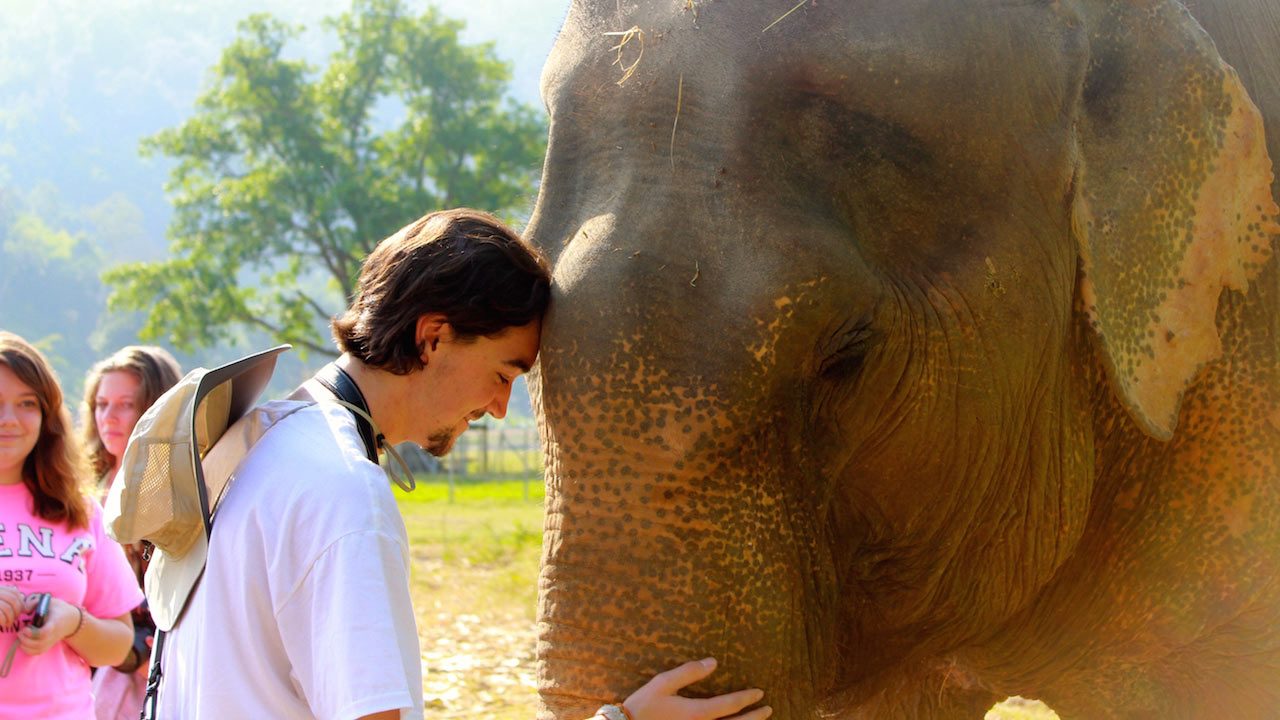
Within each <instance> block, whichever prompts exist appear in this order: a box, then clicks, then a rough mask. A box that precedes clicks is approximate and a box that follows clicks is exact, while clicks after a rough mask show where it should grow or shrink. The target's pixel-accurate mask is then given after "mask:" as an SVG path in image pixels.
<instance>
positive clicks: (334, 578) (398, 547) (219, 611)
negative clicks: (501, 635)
mask: <svg viewBox="0 0 1280 720" xmlns="http://www.w3.org/2000/svg"><path fill="white" fill-rule="evenodd" d="M162 663H163V671H164V679H163V681H162V683H161V686H160V699H159V717H160V719H161V720H179V719H180V718H181V719H183V720H187V719H191V720H229V719H231V718H279V719H280V720H291V719H293V718H298V719H299V720H301V719H304V718H322V719H323V720H331V719H332V720H344V719H347V718H357V717H360V716H362V715H369V714H372V713H376V712H382V711H385V710H393V709H400V710H401V713H400V716H401V718H421V717H422V665H421V655H420V652H419V649H418V632H417V625H416V622H415V621H414V615H413V606H412V602H411V600H410V597H409V541H408V537H407V535H406V533H405V528H404V520H403V519H402V518H401V517H400V512H399V510H398V509H397V507H396V504H395V499H394V498H393V496H392V494H391V489H390V486H389V484H388V480H387V476H386V475H385V474H384V473H383V471H382V469H381V468H379V467H378V466H377V465H375V464H374V463H372V462H370V461H369V460H368V458H366V457H365V454H364V445H363V444H362V443H361V441H360V438H359V436H358V434H357V431H356V426H355V422H354V420H353V419H352V416H351V413H350V412H349V411H348V410H346V409H345V408H343V407H341V406H339V405H336V404H333V403H320V404H317V405H315V406H312V407H308V408H305V409H302V410H299V411H297V412H295V413H293V414H292V415H290V416H288V417H287V418H284V419H283V420H281V421H280V422H279V423H277V424H276V425H275V426H274V427H272V428H271V429H270V430H269V431H268V432H267V433H266V434H265V435H264V436H263V437H262V438H261V439H260V440H259V441H258V443H257V444H256V445H254V446H253V449H252V450H251V451H250V452H249V455H248V456H247V457H246V458H245V460H244V461H243V462H242V463H241V465H240V467H239V468H238V469H237V471H236V473H235V477H234V479H233V480H232V484H231V486H230V488H229V489H228V490H227V494H226V498H225V499H224V500H223V501H222V503H221V505H219V507H218V511H217V514H216V516H215V518H214V523H213V536H212V539H211V541H210V546H209V560H208V564H207V566H206V569H205V573H204V577H203V579H202V580H201V581H200V583H199V585H197V587H196V590H195V592H194V594H193V595H192V597H191V600H190V604H189V606H188V607H187V610H186V613H185V614H184V615H183V616H182V618H181V620H180V621H179V623H178V625H177V627H175V628H174V630H173V632H171V633H170V634H169V635H168V636H167V637H166V639H165V647H164V650H163V653H162Z"/></svg>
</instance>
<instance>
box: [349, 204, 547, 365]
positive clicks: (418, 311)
mask: <svg viewBox="0 0 1280 720" xmlns="http://www.w3.org/2000/svg"><path fill="white" fill-rule="evenodd" d="M550 297H551V271H550V269H549V268H548V266H547V261H546V259H545V258H544V257H543V256H542V254H541V253H539V252H538V250H537V249H536V248H534V247H533V246H532V245H530V244H529V243H528V242H527V241H525V240H524V238H521V237H520V236H519V235H517V234H516V233H515V232H514V231H512V230H511V228H508V227H507V226H506V225H504V224H503V223H502V221H500V220H498V219H497V218H495V217H493V216H492V215H490V214H488V213H485V212H481V211H479V210H469V209H465V208H460V209H457V210H444V211H441V212H435V213H431V214H429V215H425V216H423V217H422V218H420V219H418V220H417V221H416V222H414V223H412V224H411V225H409V226H407V227H405V228H404V229H402V230H400V232H398V233H396V234H395V235H392V236H391V237H389V238H387V239H385V240H383V241H382V242H380V243H378V246H377V247H376V248H374V250H373V252H372V253H370V254H369V257H367V258H366V259H365V261H364V265H363V266H362V267H361V269H360V280H359V285H358V287H357V289H356V295H355V298H354V299H353V300H352V302H351V307H349V308H347V311H346V312H344V313H342V314H341V315H339V316H337V317H335V318H334V319H333V321H332V323H331V325H332V328H333V338H334V340H336V341H337V343H338V348H339V349H341V350H342V351H343V352H347V353H350V354H351V355H352V356H354V357H356V358H358V359H359V360H360V361H361V362H363V363H364V364H366V365H369V366H371V367H376V368H379V369H382V370H386V371H388V372H392V373H395V374H397V375H405V374H407V373H410V372H412V371H414V370H418V369H420V368H421V367H422V352H423V350H424V348H421V347H419V346H418V344H417V338H416V331H417V324H418V318H419V317H421V316H423V315H425V314H427V313H440V314H442V315H444V317H445V319H446V321H447V322H448V323H449V325H450V326H452V328H453V331H454V333H455V335H456V337H457V339H458V340H460V341H463V342H467V341H473V340H475V339H476V338H478V337H481V336H493V335H496V334H498V333H500V332H502V331H503V330H505V329H507V328H510V327H518V326H521V325H527V324H529V323H530V322H532V321H534V320H537V319H539V318H541V317H542V314H543V313H544V312H545V311H546V309H547V303H548V302H549V300H550Z"/></svg>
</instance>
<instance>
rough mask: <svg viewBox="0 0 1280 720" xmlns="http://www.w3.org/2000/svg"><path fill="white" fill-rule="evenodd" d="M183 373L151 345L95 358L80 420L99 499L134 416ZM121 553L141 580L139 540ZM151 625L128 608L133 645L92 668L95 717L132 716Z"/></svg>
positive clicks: (141, 692) (139, 697) (143, 608)
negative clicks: (115, 659) (111, 663)
mask: <svg viewBox="0 0 1280 720" xmlns="http://www.w3.org/2000/svg"><path fill="white" fill-rule="evenodd" d="M181 378H182V369H181V367H179V365H178V361H177V360H175V359H174V358H173V356H172V355H170V354H169V351H168V350H165V349H164V348H161V347H156V346H154V345H129V346H126V347H123V348H120V349H119V350H117V351H116V352H114V353H112V354H111V356H110V357H108V358H106V359H104V360H100V361H99V362H98V363H97V364H95V365H94V366H93V367H92V368H91V369H90V370H89V374H88V376H86V378H85V383H84V404H83V406H82V407H81V420H80V426H81V427H82V428H83V435H82V437H83V440H84V446H85V448H86V449H87V450H88V454H89V462H90V464H91V465H92V469H93V475H94V477H96V478H97V480H98V493H99V497H98V499H99V500H100V501H101V500H104V499H105V498H106V495H107V491H108V490H110V489H111V482H112V481H113V480H114V479H115V477H116V473H117V472H119V470H120V459H121V458H122V457H123V456H124V450H125V447H126V446H128V444H129V436H130V435H132V434H133V426H134V425H137V424H138V418H140V417H142V413H144V412H146V411H147V408H149V407H151V404H152V403H154V402H155V401H156V400H157V399H158V398H159V397H160V396H161V395H163V394H164V393H165V391H166V390H168V389H169V388H171V387H173V386H174V385H176V384H177V382H178V380H180V379H181ZM124 551H125V555H126V556H127V557H128V558H129V565H130V566H132V567H133V571H134V575H135V576H136V577H137V579H138V584H139V585H141V584H142V582H143V578H144V577H145V575H146V571H147V562H146V558H145V553H144V551H143V547H142V545H141V544H136V545H126V546H125V548H124ZM155 631H156V626H155V622H153V621H152V619H151V613H150V612H148V610H147V604H146V603H145V602H144V603H142V604H141V605H139V606H138V607H137V608H135V609H134V611H133V646H132V647H131V648H130V649H129V652H128V654H127V655H126V656H125V659H124V662H123V663H121V664H119V665H117V666H115V667H103V668H98V669H97V670H96V671H94V674H93V702H94V711H95V713H96V716H97V720H137V718H138V716H139V715H140V714H141V713H142V701H143V698H144V697H145V696H146V690H147V677H146V676H147V661H148V660H149V659H150V658H151V645H150V642H151V638H152V637H154V636H155Z"/></svg>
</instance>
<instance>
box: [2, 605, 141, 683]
mask: <svg viewBox="0 0 1280 720" xmlns="http://www.w3.org/2000/svg"><path fill="white" fill-rule="evenodd" d="M38 597H39V596H38V595H28V596H27V598H26V600H25V605H26V611H27V612H31V611H32V610H34V609H35V606H36V600H37V599H38ZM63 640H65V641H66V643H67V645H68V646H70V647H71V649H72V650H74V651H76V653H77V654H79V655H80V657H82V658H84V661H85V662H86V663H89V664H90V665H92V666H94V667H104V666H111V665H119V664H120V663H121V662H123V661H124V659H125V656H126V655H128V654H129V648H130V647H131V646H132V645H133V617H132V616H131V615H130V614H129V613H125V614H124V615H121V616H120V617H114V618H99V617H94V616H93V615H90V614H89V613H88V612H85V611H84V610H83V609H82V608H80V607H77V606H75V605H71V604H68V603H66V602H64V601H62V600H59V599H58V598H53V599H52V600H51V601H50V603H49V616H48V618H47V619H46V620H45V622H44V627H39V628H37V627H32V626H31V625H27V626H26V627H24V628H23V629H22V632H21V633H19V634H18V643H19V647H21V648H22V651H23V652H24V653H26V654H28V655H40V654H41V653H44V652H47V651H48V650H49V648H51V647H53V646H54V645H56V644H57V643H59V642H61V641H63Z"/></svg>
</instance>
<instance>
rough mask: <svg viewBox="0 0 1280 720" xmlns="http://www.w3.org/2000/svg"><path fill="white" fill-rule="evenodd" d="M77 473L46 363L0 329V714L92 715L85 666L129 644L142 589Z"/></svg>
mask: <svg viewBox="0 0 1280 720" xmlns="http://www.w3.org/2000/svg"><path fill="white" fill-rule="evenodd" d="M84 477H85V473H84V465H83V461H82V455H81V453H80V449H79V445H78V443H77V442H76V440H75V437H74V436H73V435H72V432H71V421H70V414H69V413H68V412H67V409H66V407H65V406H64V405H63V398H62V390H61V389H60V388H59V387H58V381H57V378H56V376H55V375H54V373H53V369H52V368H50V367H49V363H48V361H47V360H45V358H44V356H43V355H41V354H40V352H39V351H38V350H36V349H35V348H34V347H32V346H31V344H30V343H28V342H26V341H25V340H23V339H22V338H21V337H19V336H17V335H14V334H13V333H9V332H4V331H0V720H9V719H16V718H33V717H38V718H47V719H50V720H63V719H66V720H70V719H71V718H75V720H84V719H85V718H89V717H92V716H93V693H92V690H91V687H90V681H89V667H90V666H101V665H115V664H117V663H119V662H120V661H121V660H123V659H124V656H125V654H126V653H127V652H128V651H129V646H130V643H131V642H132V640H133V621H132V619H131V617H130V611H131V610H132V609H133V608H135V607H137V605H138V603H140V602H141V601H142V592H141V590H140V589H139V588H138V583H137V580H135V579H134V576H133V572H132V571H131V569H130V568H129V563H128V561H127V560H125V556H124V551H123V550H122V549H121V548H120V546H119V545H118V544H116V542H115V541H114V540H112V539H111V538H109V537H107V535H106V533H105V531H104V530H103V526H102V508H101V507H100V506H99V505H98V503H97V501H96V500H94V498H93V497H92V496H91V495H90V494H89V493H88V492H87V491H86V488H85V487H84V483H83V478H84Z"/></svg>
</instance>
